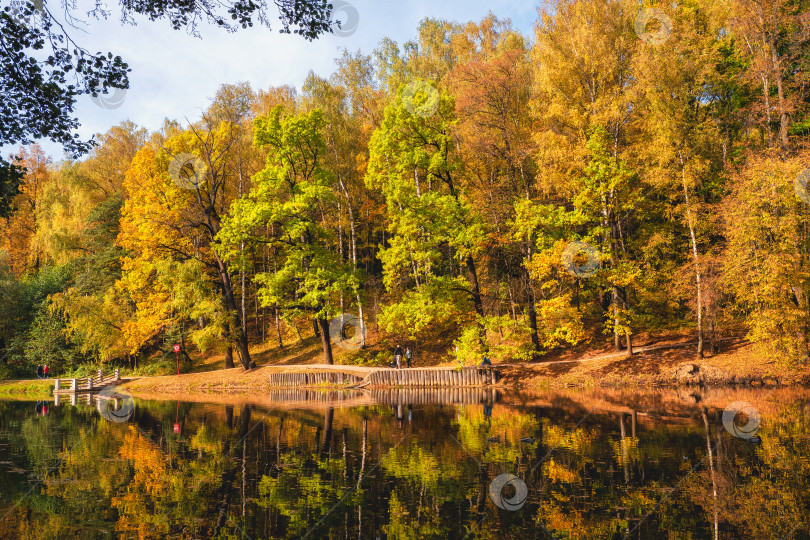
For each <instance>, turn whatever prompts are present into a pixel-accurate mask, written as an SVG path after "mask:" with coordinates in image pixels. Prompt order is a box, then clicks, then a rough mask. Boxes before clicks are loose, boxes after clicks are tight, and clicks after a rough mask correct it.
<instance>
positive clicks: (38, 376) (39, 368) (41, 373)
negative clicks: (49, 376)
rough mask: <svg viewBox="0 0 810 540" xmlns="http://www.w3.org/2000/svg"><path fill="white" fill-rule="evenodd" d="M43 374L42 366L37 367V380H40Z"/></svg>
mask: <svg viewBox="0 0 810 540" xmlns="http://www.w3.org/2000/svg"><path fill="white" fill-rule="evenodd" d="M44 374H45V372H44V371H43V369H42V364H40V365H38V366H37V379H41V378H42V377H43V375H44Z"/></svg>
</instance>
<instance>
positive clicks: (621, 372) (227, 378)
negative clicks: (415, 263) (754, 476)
mask: <svg viewBox="0 0 810 540" xmlns="http://www.w3.org/2000/svg"><path fill="white" fill-rule="evenodd" d="M727 341H729V342H730V344H729V345H727V346H724V349H725V350H724V351H723V352H722V353H720V354H715V355H713V356H708V357H705V358H702V359H700V360H696V359H695V358H694V356H695V355H694V353H693V351H692V349H691V346H692V345H693V343H692V342H690V341H688V340H675V341H669V342H663V343H654V344H651V345H648V346H640V347H636V348H634V354H633V356H627V354H626V353H623V352H621V351H620V352H609V353H607V354H605V353H604V352H602V353H601V354H600V353H599V352H596V351H593V352H591V353H586V354H585V355H582V356H579V357H576V358H568V359H555V360H551V361H546V362H531V363H520V364H516V363H502V364H499V363H494V364H493V366H492V368H493V369H495V370H497V371H498V372H499V373H500V380H498V381H497V383H495V384H493V385H487V386H484V387H483V388H495V389H498V390H501V391H503V390H508V391H510V392H525V391H529V392H531V391H537V390H541V391H547V390H557V391H562V390H570V389H579V390H589V389H611V390H640V389H650V388H655V389H672V390H678V389H695V388H730V389H744V388H790V387H798V388H801V387H808V386H810V368H809V367H808V366H801V367H798V368H795V369H790V368H788V367H786V366H783V365H781V364H779V363H777V362H775V361H766V360H764V359H763V357H762V356H761V355H760V354H759V353H758V352H757V349H756V345H755V344H751V343H748V342H746V341H744V340H742V339H736V340H727ZM594 353H595V354H594ZM415 367H416V368H418V369H421V370H425V369H427V370H432V369H445V370H446V369H448V368H452V367H455V366H453V365H452V364H447V363H446V364H444V365H438V366H415ZM465 367H471V366H465ZM378 369H382V370H384V369H385V368H381V367H370V366H357V365H345V366H344V365H339V364H336V365H321V364H294V365H290V364H267V365H264V366H260V367H257V368H254V369H252V370H250V371H244V370H243V369H242V368H241V367H237V368H231V369H218V370H213V371H205V372H196V373H184V374H181V375H162V376H148V377H135V376H129V377H128V376H123V379H124V382H123V383H122V384H121V385H119V388H121V389H122V390H124V391H127V392H129V393H131V394H132V395H133V396H135V397H138V396H139V395H143V396H157V395H163V396H172V397H171V398H169V399H187V400H193V401H197V400H198V398H199V399H204V398H205V397H212V396H231V397H242V398H244V397H249V396H252V395H255V394H256V393H271V392H273V391H275V390H283V389H301V390H303V389H306V390H323V391H343V390H349V389H351V387H352V386H353V385H352V384H341V383H339V384H329V383H326V384H324V383H321V384H317V385H311V386H302V385H290V386H275V385H273V384H271V383H270V375H271V374H278V373H301V372H310V373H312V372H336V371H337V372H343V373H348V374H351V375H353V376H354V377H365V376H367V375H368V374H370V373H371V372H373V371H375V370H378ZM405 370H407V368H403V371H405ZM53 384H54V380H53V379H45V380H36V379H34V380H22V381H0V399H15V398H23V399H50V398H51V397H52V389H53ZM375 388H379V389H381V388H403V387H402V386H395V385H388V386H376V387H375ZM420 388H430V387H424V386H423V387H420ZM434 388H435V387H434ZM453 388H457V389H461V388H475V387H470V386H465V387H462V386H442V387H439V388H438V389H453ZM147 399H148V398H147Z"/></svg>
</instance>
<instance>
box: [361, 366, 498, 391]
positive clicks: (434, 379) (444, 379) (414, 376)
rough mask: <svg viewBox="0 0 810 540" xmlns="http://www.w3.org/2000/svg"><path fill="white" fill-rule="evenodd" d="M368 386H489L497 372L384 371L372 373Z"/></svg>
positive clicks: (442, 370) (469, 369) (477, 370)
mask: <svg viewBox="0 0 810 540" xmlns="http://www.w3.org/2000/svg"><path fill="white" fill-rule="evenodd" d="M367 381H368V384H369V386H404V387H444V388H447V387H452V388H456V387H463V386H468V387H470V386H472V387H477V386H489V385H492V384H495V383H497V382H498V372H497V371H496V370H494V369H492V368H483V367H465V368H463V369H455V368H445V369H436V368H433V369H386V370H379V371H375V372H373V373H372V374H371V375H369V376H368V378H367Z"/></svg>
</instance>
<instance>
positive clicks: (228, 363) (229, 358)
mask: <svg viewBox="0 0 810 540" xmlns="http://www.w3.org/2000/svg"><path fill="white" fill-rule="evenodd" d="M222 336H223V337H224V338H225V339H226V340H227V343H228V348H227V349H225V369H231V368H232V367H234V365H233V346H231V331H230V329H229V328H228V325H227V324H223V325H222Z"/></svg>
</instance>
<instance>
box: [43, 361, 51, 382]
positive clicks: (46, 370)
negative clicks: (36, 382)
mask: <svg viewBox="0 0 810 540" xmlns="http://www.w3.org/2000/svg"><path fill="white" fill-rule="evenodd" d="M48 371H50V368H49V367H48V364H45V367H44V368H42V374H43V375H44V377H43V379H47V378H48Z"/></svg>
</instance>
